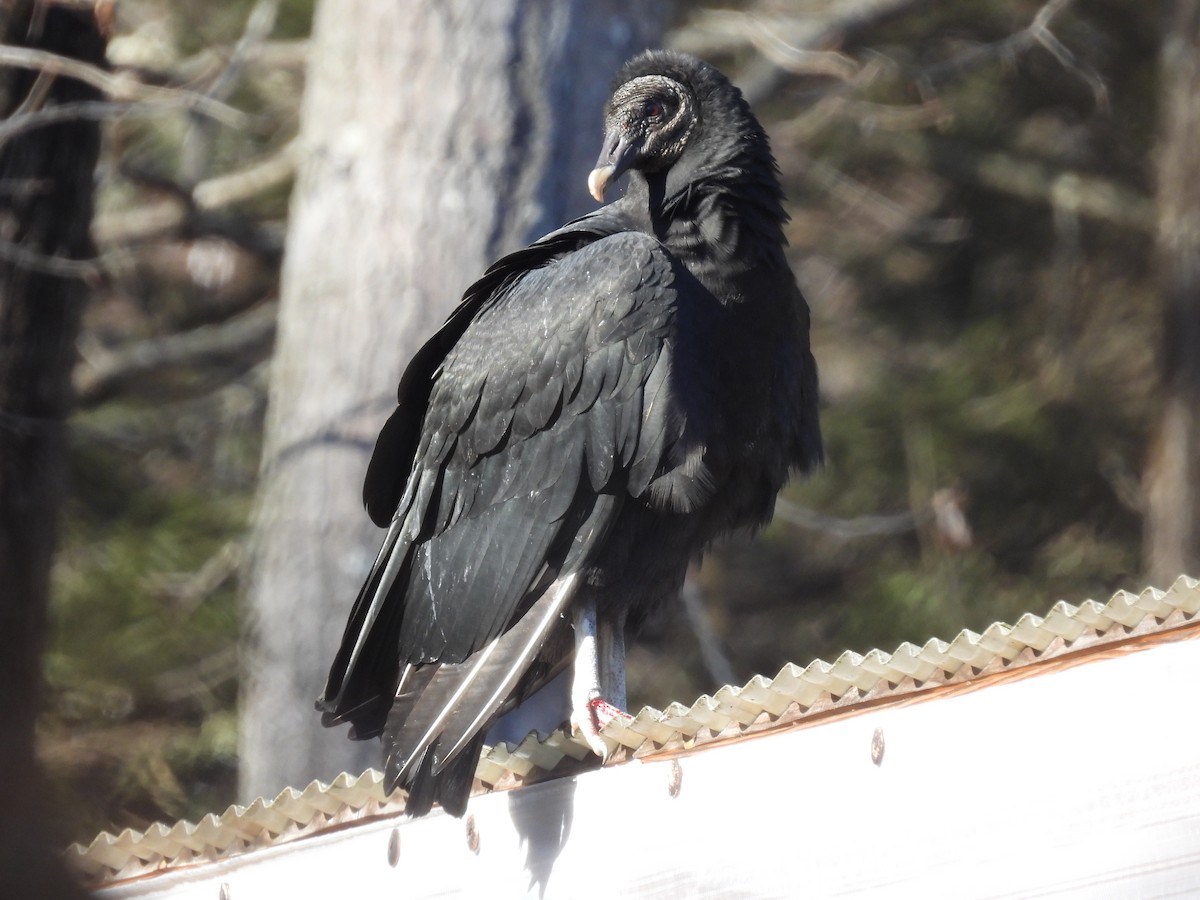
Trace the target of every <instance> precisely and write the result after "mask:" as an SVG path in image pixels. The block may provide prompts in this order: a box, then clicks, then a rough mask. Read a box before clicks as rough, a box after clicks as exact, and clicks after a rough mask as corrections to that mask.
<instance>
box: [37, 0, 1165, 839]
mask: <svg viewBox="0 0 1200 900" xmlns="http://www.w3.org/2000/svg"><path fill="white" fill-rule="evenodd" d="M892 5H893V6H894V7H895V9H896V11H895V14H894V15H890V16H882V17H878V18H876V19H874V20H872V22H871V24H870V27H867V28H863V29H860V30H859V31H857V32H855V31H854V30H853V29H851V30H849V31H847V32H846V34H847V35H848V37H847V39H846V41H845V43H844V45H843V46H841V47H835V46H831V47H829V48H828V50H827V52H825V53H821V54H815V55H814V54H807V55H805V54H796V53H793V52H792V50H793V49H794V46H795V45H797V44H799V43H801V41H800V40H799V39H798V37H797V36H798V35H799V34H800V31H801V30H803V29H811V28H813V27H816V26H814V24H813V23H814V22H819V21H820V17H821V15H825V14H829V15H834V14H836V12H837V10H838V7H839V4H836V3H823V4H822V3H795V2H792V3H788V2H783V0H778V2H770V0H763V2H744V3H740V4H733V5H721V6H718V5H716V4H709V3H699V2H697V3H686V2H681V3H679V4H677V6H676V17H675V24H674V27H673V29H672V30H671V32H670V33H669V36H668V44H670V45H673V46H676V47H679V48H681V49H686V50H690V51H693V52H696V53H698V54H700V55H702V56H705V57H706V58H708V59H710V60H711V61H712V62H714V63H716V64H718V65H719V66H721V67H722V68H723V69H725V70H726V71H727V72H729V73H730V74H731V75H732V76H733V77H734V78H735V80H736V81H738V82H739V83H740V84H742V85H743V87H744V88H745V90H746V91H747V93H748V95H749V96H750V98H751V100H752V102H753V103H754V104H755V107H756V109H757V111H758V112H759V114H760V116H761V118H762V119H763V120H764V122H765V124H766V125H767V127H768V130H769V132H770V133H771V136H772V140H773V144H774V148H775V152H776V156H777V157H778V159H779V162H780V166H781V169H782V171H783V175H784V180H785V185H786V190H787V193H788V196H789V198H790V201H791V206H790V212H791V215H792V221H791V223H790V228H789V240H790V242H791V245H792V262H793V266H794V269H795V271H796V273H797V276H798V278H799V280H800V282H801V286H802V288H803V289H804V291H805V294H806V296H807V297H808V300H809V302H810V304H811V306H812V310H813V331H814V346H815V352H816V355H817V359H818V362H819V365H820V367H821V375H822V396H823V428H824V432H825V436H826V442H827V452H828V465H827V467H826V468H825V470H824V471H823V472H822V473H821V474H820V475H818V476H817V477H814V478H812V479H811V480H809V481H806V482H803V483H795V484H793V485H791V486H790V487H789V489H788V490H787V492H786V495H785V497H784V499H783V500H782V501H781V503H780V507H779V510H778V513H777V516H776V520H775V522H774V523H773V524H772V525H771V526H770V527H769V528H768V529H767V530H766V531H765V533H764V534H762V535H759V536H758V537H757V538H756V539H754V540H750V539H749V537H748V536H739V537H736V538H734V539H732V540H729V541H727V542H726V543H724V544H722V545H721V546H720V547H719V548H718V549H717V550H716V551H715V552H714V553H712V554H711V555H710V556H709V558H708V559H707V561H706V563H705V565H704V566H703V568H702V569H700V570H699V571H698V572H697V573H696V575H695V577H694V579H693V580H692V581H691V583H690V585H689V590H688V592H687V595H686V597H685V600H684V607H685V612H686V615H684V614H682V613H681V612H680V610H679V609H678V608H673V609H670V610H666V611H665V612H664V614H663V615H662V616H660V617H658V618H657V619H655V620H653V621H651V622H650V623H649V624H648V626H647V628H646V631H645V634H644V635H643V636H642V639H641V641H640V642H639V643H638V644H637V645H636V646H635V647H634V648H632V649H631V659H630V669H631V672H630V680H631V689H632V694H633V696H632V698H631V699H632V701H633V703H634V704H635V705H637V704H640V703H642V702H647V703H651V704H652V705H655V706H658V707H661V706H662V705H664V704H665V703H666V702H667V701H669V700H671V699H679V700H684V701H690V700H691V699H693V698H694V697H695V696H696V695H697V694H699V693H701V692H706V691H711V690H713V689H714V688H715V687H716V686H718V684H720V683H724V682H725V681H730V680H732V681H738V682H741V681H744V680H745V679H747V678H748V677H749V676H750V675H752V674H754V673H756V672H761V673H764V674H768V675H769V674H774V672H775V671H776V670H778V668H779V666H780V665H781V664H782V663H783V662H785V661H788V660H792V661H796V662H798V663H801V664H804V663H807V662H808V661H809V660H810V659H812V658H813V657H817V656H820V657H824V658H826V659H832V658H833V657H835V656H836V655H837V654H839V653H840V652H842V651H843V650H845V649H853V650H856V651H859V652H863V651H866V650H868V649H870V648H872V647H876V646H878V647H881V648H883V649H892V648H894V646H895V645H896V644H897V643H899V642H900V641H903V640H910V641H914V642H922V641H924V640H926V639H927V638H929V637H930V636H939V637H943V638H950V637H952V636H953V635H954V634H955V633H957V632H958V631H959V630H960V629H962V628H964V627H966V628H971V629H975V630H981V629H982V628H984V627H986V626H987V625H988V624H989V623H991V622H992V621H995V620H998V619H999V620H1009V621H1011V620H1013V619H1015V618H1016V617H1017V616H1019V615H1020V614H1021V613H1022V612H1025V611H1033V612H1039V613H1040V612H1044V611H1045V610H1046V609H1047V608H1048V607H1049V606H1050V604H1051V603H1052V602H1053V601H1054V600H1056V599H1059V598H1063V599H1068V600H1071V601H1073V602H1079V601H1081V600H1083V599H1085V598H1087V597H1096V598H1100V599H1106V598H1107V597H1108V596H1109V595H1110V594H1111V593H1112V592H1113V591H1114V590H1116V589H1119V588H1129V589H1134V590H1137V589H1140V588H1141V587H1143V586H1144V584H1145V583H1146V580H1147V574H1146V571H1147V570H1146V565H1145V563H1144V562H1143V559H1142V551H1141V540H1142V538H1141V535H1142V517H1143V513H1142V504H1141V499H1140V498H1141V488H1140V479H1141V473H1142V470H1143V468H1144V466H1145V463H1146V455H1147V444H1148V440H1149V435H1150V433H1151V429H1152V424H1153V420H1154V416H1155V414H1156V410H1157V408H1158V404H1159V402H1160V401H1159V400H1158V399H1157V398H1156V390H1157V385H1158V377H1159V376H1158V364H1157V362H1156V356H1157V353H1156V348H1157V346H1158V344H1159V341H1160V329H1161V324H1160V322H1161V317H1162V311H1161V299H1160V295H1159V290H1158V288H1157V286H1156V283H1155V280H1154V271H1153V266H1152V260H1153V257H1154V227H1155V214H1154V204H1153V194H1154V188H1153V178H1154V168H1153V162H1154V151H1155V139H1156V135H1157V133H1158V130H1157V129H1158V126H1157V124H1156V103H1157V98H1158V91H1159V86H1158V81H1159V71H1158V65H1157V64H1158V59H1157V50H1158V42H1159V39H1160V22H1159V16H1158V11H1157V5H1155V4H1142V3H1128V2H1123V0H1079V2H1076V3H1073V4H1070V5H1067V4H1065V3H1062V2H1057V3H1054V4H1052V5H1051V6H1049V7H1047V6H1045V5H1043V4H1042V3H1041V2H1022V0H970V2H962V3H954V4H939V3H922V2H908V3H894V4H892ZM312 6H313V3H312V0H284V2H279V3H262V2H252V0H232V2H225V3H222V4H195V3H186V2H181V0H122V2H121V3H120V4H119V6H118V17H117V20H116V26H115V27H116V30H115V33H114V36H113V38H112V40H111V42H110V51H109V55H110V59H111V61H112V63H113V65H114V66H116V67H118V68H123V69H129V70H132V71H133V72H135V73H136V74H138V75H139V77H141V78H142V79H143V80H144V81H146V82H148V83H158V84H169V85H174V86H186V87H189V88H191V89H194V90H199V91H205V92H209V93H211V94H213V96H216V97H218V98H219V99H221V100H223V101H225V102H227V103H228V104H229V105H230V106H232V107H234V108H235V109H237V110H241V111H243V113H245V114H246V119H245V121H244V122H243V123H242V127H237V128H231V127H223V126H214V125H213V124H212V123H211V122H209V121H207V120H199V119H196V118H193V117H189V116H188V115H187V114H186V113H183V112H163V113H162V114H160V115H154V116H152V117H145V116H142V117H132V116H129V117H125V118H115V119H113V120H112V121H110V122H109V123H108V124H107V126H106V127H107V145H106V147H107V149H106V155H105V158H104V161H103V163H102V166H101V170H100V173H99V179H98V183H97V191H98V201H99V207H98V214H97V218H96V222H95V226H94V233H95V235H96V239H97V242H98V245H99V248H100V253H101V257H102V261H103V263H104V268H105V273H106V275H105V278H104V279H103V283H102V284H101V285H100V287H99V289H98V290H97V292H96V294H95V297H94V300H93V302H92V304H91V306H90V308H89V310H88V312H87V315H86V323H85V331H84V335H83V338H82V340H81V342H80V362H79V368H78V370H77V373H76V383H77V386H78V390H79V395H80V408H79V411H78V413H77V415H76V416H75V419H74V438H73V446H72V453H73V477H72V484H71V490H70V495H69V499H68V506H67V509H66V515H65V517H64V522H65V533H64V535H63V540H62V550H61V553H60V555H59V558H58V562H57V566H56V571H55V600H54V604H53V607H52V610H51V617H52V624H51V629H52V630H51V635H50V639H49V643H48V651H47V654H46V672H47V678H48V681H49V692H48V698H47V705H46V711H45V713H44V716H43V718H42V722H41V726H40V746H41V754H42V757H43V760H44V761H45V763H46V768H47V770H48V772H49V773H50V776H51V778H52V779H54V782H55V785H56V792H57V796H56V798H55V803H56V806H57V808H58V809H60V810H62V818H61V837H62V839H63V840H64V841H66V840H68V839H85V840H86V839H88V838H90V836H91V835H93V834H94V833H95V832H96V831H98V830H100V829H101V828H113V827H124V826H133V827H144V826H146V825H147V824H148V823H150V822H152V821H154V820H160V819H176V818H181V817H187V818H191V819H193V820H194V819H196V818H197V817H199V816H201V815H203V814H204V813H206V812H209V811H213V810H218V811H219V810H221V809H223V808H224V806H225V805H226V804H228V803H229V802H232V800H233V791H234V784H235V781H236V762H237V760H236V748H237V737H236V714H235V712H234V707H235V704H236V700H237V646H238V640H239V615H238V598H237V579H238V573H239V567H240V565H241V561H242V560H243V558H244V555H245V546H244V541H245V535H246V526H247V522H248V516H249V511H250V508H251V503H252V497H253V491H254V486H255V481H256V472H257V466H258V451H259V446H260V433H261V428H262V421H263V412H264V408H265V386H266V375H265V373H266V366H267V365H268V364H269V359H270V348H271V340H272V334H273V323H274V310H275V304H276V297H277V292H278V284H279V281H278V276H279V262H280V257H281V253H282V246H283V235H284V233H285V230H286V225H287V204H288V197H289V190H290V180H291V175H292V171H293V150H292V148H293V143H292V142H293V139H294V137H295V134H296V130H297V109H298V104H299V99H300V96H301V92H302V86H303V75H304V65H305V51H306V44H305V38H306V35H307V33H308V29H309V24H310V21H311V16H312ZM1047 10H1050V11H1051V12H1053V13H1055V14H1054V15H1053V18H1052V19H1051V20H1050V21H1049V29H1050V30H1049V34H1050V35H1051V36H1052V37H1050V38H1046V39H1044V40H1041V41H1038V40H1034V39H1032V38H1033V37H1036V35H1034V34H1033V33H1032V32H1030V31H1029V28H1030V25H1031V23H1033V22H1035V21H1036V20H1037V17H1038V16H1039V14H1044V13H1045V12H1046V11H1047ZM794 37H796V39H793V38H794ZM1042 37H1043V38H1045V35H1042ZM598 127H599V126H598V125H597V128H598ZM585 174H586V173H580V179H581V185H582V179H583V178H584V177H585ZM381 387H382V386H381ZM373 549H374V548H371V550H372V551H373ZM1164 586H1165V585H1164ZM351 599H352V598H347V604H349V602H350V600H351ZM695 623H698V624H695ZM697 629H699V632H700V634H701V636H702V637H703V638H704V639H703V640H697V633H696V632H697Z"/></svg>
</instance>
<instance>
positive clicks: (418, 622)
mask: <svg viewBox="0 0 1200 900" xmlns="http://www.w3.org/2000/svg"><path fill="white" fill-rule="evenodd" d="M604 131H605V134H604V139H603V146H602V150H601V153H600V158H599V161H598V162H597V163H596V168H595V169H594V170H593V171H592V173H591V175H590V176H589V178H588V186H589V188H590V190H591V192H592V194H593V195H594V196H595V197H596V199H597V200H602V199H603V195H604V192H605V190H606V189H607V188H608V187H609V186H610V185H611V183H612V182H614V181H615V180H616V179H617V178H619V177H620V176H622V175H623V174H628V186H627V189H626V191H625V194H624V196H623V197H621V198H620V199H619V200H616V201H615V202H613V203H610V204H608V205H607V206H604V207H602V208H600V209H598V210H596V211H595V212H593V213H591V214H589V215H585V216H583V217H582V218H579V219H576V220H575V221H573V222H570V223H568V224H567V225H565V226H563V227H562V228H560V229H558V230H557V231H554V232H551V233H550V234H548V235H546V236H545V237H543V238H541V239H540V240H538V241H535V242H534V243H533V244H531V245H530V246H529V247H526V248H525V249H524V250H519V251H517V252H516V253H513V254H511V255H509V256H505V257H504V258H502V259H501V260H499V261H498V262H496V263H495V264H494V265H493V266H492V267H491V268H489V269H488V270H487V271H486V272H485V273H484V275H483V277H482V278H481V279H479V281H477V282H476V283H475V284H474V285H472V286H471V287H470V288H469V289H468V290H467V292H466V294H465V296H464V297H463V300H462V302H461V303H460V304H459V306H458V308H457V309H456V310H455V311H454V312H453V314H452V315H451V316H450V318H449V319H448V320H447V321H446V323H445V325H443V326H442V328H441V330H440V331H438V332H437V333H436V334H435V335H434V336H433V337H432V338H431V339H430V340H429V341H428V343H426V344H425V345H424V347H422V348H421V350H420V351H419V352H418V353H417V354H416V356H415V357H414V358H413V360H412V362H411V363H410V364H409V366H408V368H407V370H406V371H405V373H404V376H403V378H402V379H401V381H400V387H399V392H398V405H397V407H396V410H395V412H393V413H392V415H391V418H389V419H388V421H387V423H386V424H385V425H384V426H383V430H382V431H381V433H380V435H379V439H378V442H377V443H376V446H375V452H374V455H373V457H372V459H371V462H370V466H369V467H368V470H367V475H366V483H365V485H364V489H363V496H364V499H365V502H366V507H367V511H368V512H369V514H370V516H371V518H372V519H373V520H374V521H375V522H376V524H378V525H380V526H381V527H387V529H388V530H387V536H386V537H385V538H384V542H383V547H382V549H381V550H380V551H379V555H378V557H377V558H376V560H375V564H374V566H373V567H372V569H371V572H370V574H369V576H368V577H367V580H366V583H365V584H364V585H363V587H362V590H361V591H360V593H359V595H358V598H357V600H356V601H355V603H354V606H353V608H352V610H351V612H350V620H349V622H348V624H347V626H346V630H345V634H344V636H343V638H342V644H341V648H340V649H339V651H338V653H337V656H336V658H335V659H334V661H333V665H332V668H331V670H330V673H329V681H328V684H327V685H326V687H325V692H324V695H323V696H322V697H321V699H320V700H319V701H318V703H317V706H318V708H319V709H320V710H321V711H322V712H323V713H324V715H323V717H322V722H323V723H324V724H326V725H334V724H337V723H339V722H350V723H351V724H352V726H353V727H352V730H351V737H353V738H357V739H362V738H368V737H373V736H376V735H382V736H383V745H384V757H385V763H384V768H385V774H386V777H387V783H388V787H389V789H390V788H391V787H393V786H395V785H397V784H400V785H403V786H404V787H407V788H408V791H409V797H408V803H407V809H408V812H409V813H410V814H413V815H421V814H423V813H424V812H427V811H428V810H429V809H430V807H431V805H432V803H433V802H434V801H435V800H436V801H438V802H440V803H441V805H442V806H443V808H444V809H446V810H447V811H449V812H451V813H453V814H455V815H462V813H463V811H464V809H465V807H466V803H467V796H468V794H469V792H470V788H471V782H472V777H473V774H474V770H475V766H476V764H477V761H478V756H479V752H480V748H481V746H482V743H483V738H484V733H485V730H486V729H487V727H488V726H489V724H490V723H492V722H493V721H495V720H496V719H497V717H499V716H500V715H501V714H502V713H504V712H506V711H508V710H509V709H511V708H513V707H514V706H516V705H517V704H518V703H520V702H521V700H522V699H524V698H526V697H528V696H529V695H530V694H531V693H533V692H534V691H535V690H537V689H538V688H540V687H541V686H542V685H544V684H546V683H547V682H548V681H549V680H551V679H552V678H554V677H555V676H556V675H557V674H558V673H559V672H560V671H562V670H563V669H564V668H565V667H567V666H569V665H571V663H572V661H573V662H574V670H573V675H572V681H571V704H572V710H573V711H572V713H571V723H572V725H573V727H575V728H577V729H579V730H581V731H582V732H583V733H584V735H585V736H586V737H587V738H588V742H589V744H591V745H592V746H593V747H594V748H595V749H596V751H597V752H598V753H600V754H603V753H604V743H603V741H602V740H600V738H599V736H598V730H599V729H600V728H601V727H602V725H603V723H604V721H606V719H607V718H608V717H610V716H611V715H612V714H613V709H614V707H615V708H617V709H619V708H622V707H623V706H624V703H625V697H624V694H625V690H624V688H625V682H624V635H625V630H626V627H627V626H631V627H632V626H633V625H636V623H637V622H638V621H640V620H641V619H643V618H644V617H645V615H646V613H647V611H648V610H650V609H651V608H653V607H654V606H655V605H656V604H658V603H660V602H661V601H663V600H664V599H666V598H670V597H672V596H674V595H676V594H677V593H678V591H679V589H680V587H681V585H682V582H683V577H684V571H685V569H686V568H687V565H688V563H689V561H690V560H692V559H694V558H697V557H698V556H699V555H700V554H701V553H702V552H703V551H704V549H705V548H706V547H707V546H708V544H709V543H710V542H711V541H712V540H713V539H714V538H715V537H717V536H718V535H721V534H723V533H725V532H728V531H729V530H731V529H734V528H741V527H756V526H759V525H762V524H763V523H765V522H766V521H767V520H768V519H770V517H771V513H772V511H773V508H774V504H775V496H776V494H777V493H778V492H779V490H780V488H781V487H782V486H783V484H784V482H785V481H786V480H787V479H788V477H789V474H790V473H791V472H793V471H801V472H803V471H806V470H808V469H810V468H812V467H813V466H815V465H816V464H818V463H819V462H820V460H821V456H822V450H821V436H820V429H819V426H818V422H817V373H816V365H815V363H814V362H813V358H812V354H811V353H810V351H809V342H808V328H809V321H808V319H809V317H808V308H807V306H806V304H805V302H804V299H803V297H802V296H801V295H800V291H799V289H798V288H797V286H796V282H795V278H794V277H793V275H792V272H791V270H790V269H789V268H788V264H787V261H786V259H785V257H784V245H785V239H784V234H783V225H784V222H785V221H786V218H787V217H786V215H785V213H784V211H783V207H782V199H783V194H782V190H781V188H780V185H779V176H778V169H777V166H776V164H775V160H774V158H773V157H772V156H771V151H770V147H769V145H768V142H767V137H766V135H765V133H764V132H763V129H762V126H761V125H760V124H759V123H758V121H757V119H755V117H754V115H753V113H752V112H751V111H750V108H749V106H748V105H747V103H746V102H745V100H744V99H743V98H742V95H741V93H740V92H739V91H738V90H737V88H735V87H734V86H733V85H732V84H730V82H729V81H728V80H727V79H726V78H725V76H723V75H722V74H721V73H720V72H718V71H717V70H716V69H715V68H713V67H712V66H710V65H708V64H707V63H704V62H702V61H700V60H698V59H695V58H694V57H691V56H687V55H684V54H681V53H673V52H665V51H648V52H646V53H644V54H642V55H640V56H637V57H635V58H634V59H632V60H631V61H629V62H628V63H626V64H625V66H623V67H622V69H621V70H620V72H618V74H617V76H616V79H615V80H614V88H613V92H612V96H611V98H610V100H609V101H608V103H607V105H606V107H605V112H604Z"/></svg>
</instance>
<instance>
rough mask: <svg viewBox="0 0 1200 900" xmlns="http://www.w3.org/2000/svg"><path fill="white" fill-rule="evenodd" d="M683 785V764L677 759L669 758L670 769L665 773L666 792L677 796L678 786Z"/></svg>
mask: <svg viewBox="0 0 1200 900" xmlns="http://www.w3.org/2000/svg"><path fill="white" fill-rule="evenodd" d="M682 786H683V766H681V765H680V764H679V760H677V759H673V760H671V770H670V772H668V773H667V793H668V794H670V795H671V796H672V797H678V796H679V788H680V787H682Z"/></svg>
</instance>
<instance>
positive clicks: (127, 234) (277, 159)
mask: <svg viewBox="0 0 1200 900" xmlns="http://www.w3.org/2000/svg"><path fill="white" fill-rule="evenodd" d="M299 148H300V142H299V140H298V139H297V138H292V140H290V141H288V142H287V143H286V144H284V145H283V146H282V147H280V148H279V149H278V150H276V151H274V152H273V153H271V154H270V155H268V156H264V157H262V158H261V159H258V160H255V161H254V162H252V163H250V165H248V166H246V167H245V168H243V169H237V170H235V171H233V172H228V173H226V174H224V175H217V176H214V177H213V178H209V179H206V180H204V181H201V182H200V183H199V184H197V185H196V186H195V187H194V188H193V189H192V199H193V200H194V201H195V204H196V206H197V207H198V208H200V209H209V210H211V209H223V208H225V207H228V206H233V205H234V204H237V203H241V202H243V201H245V200H249V199H251V198H253V197H258V196H261V195H262V194H264V193H266V192H267V191H269V190H271V189H273V188H276V187H278V186H280V185H283V184H286V183H287V181H288V180H289V179H291V178H292V176H294V175H295V174H296V164H297V162H298V160H299V156H300V154H299ZM186 217H187V210H186V209H184V205H183V204H182V203H180V202H178V201H173V200H166V201H160V202H157V203H144V204H142V205H140V206H138V207H136V208H134V209H129V210H122V211H120V212H105V213H100V214H99V215H97V216H96V218H95V219H94V220H93V222H92V238H93V239H94V240H95V241H96V243H97V244H101V245H104V246H112V245H114V244H129V243H135V242H137V241H140V240H143V239H145V238H148V237H153V236H155V235H158V234H161V233H162V232H164V231H167V230H169V229H171V228H175V227H177V226H178V225H180V224H182V223H183V221H184V219H185V218H186Z"/></svg>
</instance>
